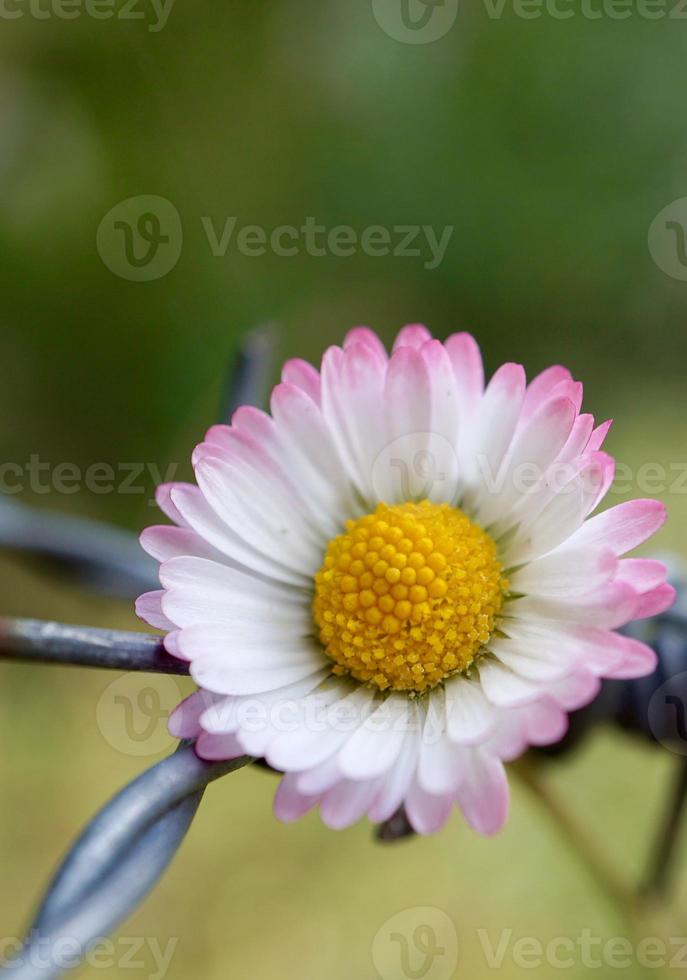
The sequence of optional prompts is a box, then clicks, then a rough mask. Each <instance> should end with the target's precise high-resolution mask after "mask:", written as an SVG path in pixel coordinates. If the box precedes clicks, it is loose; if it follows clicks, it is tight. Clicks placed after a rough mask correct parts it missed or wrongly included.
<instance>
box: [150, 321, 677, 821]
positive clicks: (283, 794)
mask: <svg viewBox="0 0 687 980" xmlns="http://www.w3.org/2000/svg"><path fill="white" fill-rule="evenodd" d="M581 401H582V386H581V385H580V384H579V383H578V382H575V381H574V380H572V378H571V376H570V373H569V372H568V371H567V370H566V369H565V368H563V367H552V368H549V369H548V370H546V371H544V372H542V373H541V374H540V375H538V376H537V377H536V378H534V379H533V380H532V381H531V382H530V384H529V385H528V384H527V383H526V380H525V372H524V370H523V368H522V367H521V366H520V365H517V364H505V365H504V366H503V367H501V368H499V370H498V371H497V372H496V373H495V374H494V376H493V377H492V378H491V380H490V381H489V383H488V384H487V385H486V387H485V384H484V375H483V368H482V360H481V356H480V352H479V348H478V346H477V344H476V343H475V341H474V340H473V338H472V337H470V336H469V335H468V334H455V335H453V336H452V337H449V339H448V340H447V341H446V342H445V343H443V344H442V343H440V342H439V341H438V340H433V339H432V337H431V335H430V334H429V332H428V331H427V330H426V329H425V328H424V327H422V326H417V325H413V326H408V327H404V328H403V330H401V332H400V333H399V335H398V338H397V339H396V343H395V344H394V348H393V352H392V354H391V356H389V355H388V354H387V352H386V350H385V349H384V347H383V345H382V344H381V342H380V340H379V339H378V338H377V336H376V335H375V334H374V333H373V332H372V331H370V330H368V329H367V328H362V327H361V328H356V329H354V330H352V331H351V332H350V333H349V334H348V336H347V337H346V340H345V342H344V345H343V348H339V347H333V348H330V349H329V350H328V351H327V352H326V353H325V355H324V357H323V359H322V365H321V369H320V371H319V372H318V371H317V370H316V369H315V368H314V367H312V366H311V365H309V364H307V363H305V362H304V361H300V360H292V361H289V362H288V363H287V364H286V365H285V366H284V369H283V373H282V382H281V384H279V385H277V387H276V388H275V389H274V392H273V394H272V400H271V414H266V413H265V412H262V411H259V410H258V409H255V408H240V409H239V410H238V411H237V412H236V413H235V414H234V416H233V419H232V422H231V425H217V426H213V428H211V429H210V431H209V432H208V433H207V436H206V438H205V442H203V443H202V444H201V445H200V446H198V447H197V449H196V450H195V453H194V455H193V463H194V467H195V473H196V479H197V483H198V485H197V486H192V485H187V484H167V485H165V486H162V487H160V488H159V492H158V502H159V504H160V507H161V508H162V510H163V511H164V512H165V514H166V515H167V516H168V517H169V518H170V519H171V520H172V521H173V522H174V525H175V526H159V527H151V528H148V529H147V530H146V531H144V533H143V535H142V537H141V541H142V544H143V547H144V548H145V549H146V551H148V553H149V554H151V555H152V556H153V557H154V558H156V559H157V560H158V561H159V562H160V563H161V564H160V580H161V584H162V589H161V590H160V591H157V592H152V593H148V594H146V595H144V596H141V598H140V599H139V601H138V606H137V610H138V613H139V615H140V616H141V617H142V618H143V619H145V620H146V621H147V622H148V623H150V624H151V625H152V626H154V627H157V628H160V629H162V630H165V631H167V635H166V637H165V644H166V647H167V649H168V650H169V652H170V653H172V654H173V655H174V656H177V657H180V658H183V659H185V660H188V661H189V662H190V671H191V675H192V676H193V678H194V679H195V681H196V683H197V684H198V685H199V688H200V690H199V691H197V692H196V693H195V694H193V695H192V696H191V697H190V698H189V699H187V701H185V702H184V703H183V705H181V706H180V707H179V708H178V709H177V711H176V712H175V713H174V715H173V716H172V719H171V722H170V727H171V731H172V732H173V734H174V735H176V736H178V737H194V738H197V751H198V753H199V754H200V755H201V756H202V757H204V758H207V759H227V758H233V757H235V756H238V755H243V754H249V755H253V756H256V757H262V758H265V759H266V760H267V762H268V763H269V764H270V765H271V766H273V767H274V768H275V769H278V770H280V771H281V772H283V773H284V774H285V775H284V777H283V779H282V781H281V783H280V786H279V789H278V791H277V796H276V802H275V808H276V813H277V815H278V816H279V817H280V818H281V819H283V820H293V819H295V818H297V817H299V816H301V815H302V814H304V813H306V812H307V811H308V810H309V809H311V808H312V807H313V806H316V805H319V807H320V811H321V814H322V818H323V819H324V821H325V822H326V823H327V824H328V825H329V826H331V827H336V828H339V827H344V826H347V825H349V824H351V823H353V822H354V821H356V820H358V819H359V818H360V817H362V816H363V815H365V814H367V816H368V817H369V818H370V820H372V821H375V822H381V821H384V820H386V819H388V818H390V817H391V816H392V815H393V814H394V813H395V812H396V811H397V810H398V808H399V807H400V806H401V805H403V806H404V807H405V810H406V813H407V816H408V819H409V821H410V823H411V824H412V826H413V827H414V828H415V830H417V831H418V832H419V833H423V834H426V833H431V832H433V831H435V830H437V829H439V828H440V827H441V826H442V825H443V824H444V822H445V821H446V819H447V818H448V816H449V814H450V812H451V810H452V808H453V806H454V804H457V805H458V806H459V807H460V809H461V810H462V812H463V814H464V816H465V818H466V819H467V821H468V822H469V823H470V824H471V826H473V827H474V828H475V829H476V830H477V831H479V832H481V833H486V834H489V833H493V832H495V831H496V830H498V829H499V828H500V827H501V825H502V824H503V822H504V820H505V819H506V815H507V809H508V783H507V778H506V775H505V772H504V766H503V763H504V761H509V760H512V759H514V758H516V757H517V756H518V755H520V754H521V753H522V752H523V751H524V750H525V749H526V748H527V747H528V746H530V745H543V744H549V743H552V742H555V741H557V740H558V739H560V738H561V736H562V735H563V734H564V732H565V729H566V725H567V712H569V711H571V710H574V709H576V708H579V707H581V706H582V705H584V704H586V703H588V702H589V701H590V700H591V699H592V698H593V697H594V696H595V694H596V693H597V691H598V689H599V686H600V679H601V678H603V677H612V678H629V677H638V676H641V675H643V674H647V673H650V672H651V671H652V670H653V668H654V666H655V655H654V653H653V652H652V650H650V649H649V648H648V647H646V646H644V645H643V644H642V643H639V642H638V641H637V640H634V639H630V638H629V637H626V636H622V635H620V634H618V633H617V632H615V630H617V628H618V627H620V626H622V625H624V624H625V623H627V622H629V621H630V620H633V619H637V618H641V617H645V616H649V615H653V614H655V613H657V612H660V611H662V610H663V609H665V608H666V607H667V606H669V605H670V603H671V602H672V600H673V590H672V589H671V587H670V586H669V585H667V584H666V583H665V576H666V572H665V568H664V566H663V565H662V564H661V563H660V562H656V561H651V560H647V559H628V558H622V557H621V556H622V555H624V554H625V553H626V552H628V551H630V550H631V549H633V548H634V547H635V546H637V545H639V544H641V543H642V542H643V541H645V540H646V539H647V538H648V537H649V536H650V535H651V534H653V533H654V532H655V531H656V530H657V529H658V528H659V527H660V526H661V524H662V523H663V521H664V519H665V511H664V507H663V505H662V504H660V503H658V502H657V501H654V500H635V501H631V502H629V503H623V504H620V505H618V506H616V507H613V508H611V509H609V510H606V511H605V512H603V513H601V514H597V515H596V516H594V517H590V516H589V515H590V514H591V513H592V511H594V509H595V508H596V507H597V505H598V504H599V503H600V502H601V500H602V499H603V497H604V495H605V494H606V492H607V491H608V489H609V487H610V485H611V482H612V480H613V473H614V463H613V460H612V459H611V457H610V456H608V455H606V454H605V453H603V452H602V451H601V446H602V444H603V441H604V438H605V436H606V433H607V431H608V429H609V423H604V424H603V425H600V426H598V427H596V428H595V427H594V420H593V418H592V416H591V415H588V414H582V413H581V412H580V407H581Z"/></svg>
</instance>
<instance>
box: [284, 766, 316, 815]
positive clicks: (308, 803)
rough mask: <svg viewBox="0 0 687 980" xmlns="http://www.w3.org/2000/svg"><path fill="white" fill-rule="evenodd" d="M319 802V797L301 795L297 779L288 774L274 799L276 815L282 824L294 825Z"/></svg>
mask: <svg viewBox="0 0 687 980" xmlns="http://www.w3.org/2000/svg"><path fill="white" fill-rule="evenodd" d="M318 801H319V797H318V796H306V795H305V794H304V793H301V792H300V790H299V789H298V785H297V781H296V777H295V776H294V775H293V774H292V773H287V774H286V775H285V776H284V777H283V779H282V780H281V782H280V783H279V786H278V787H277V792H276V794H275V797H274V815H275V816H276V818H277V820H281V822H282V823H293V821H294V820H300V818H301V817H304V816H305V814H306V813H308V811H309V810H312V808H313V807H314V806H315V805H316V804H317V802H318Z"/></svg>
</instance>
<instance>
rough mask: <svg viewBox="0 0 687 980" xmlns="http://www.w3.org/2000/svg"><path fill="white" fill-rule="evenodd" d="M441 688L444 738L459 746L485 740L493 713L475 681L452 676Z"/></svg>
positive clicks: (490, 727) (492, 722)
mask: <svg viewBox="0 0 687 980" xmlns="http://www.w3.org/2000/svg"><path fill="white" fill-rule="evenodd" d="M445 690H446V731H447V733H448V737H449V738H450V739H451V740H452V741H453V742H457V743H458V744H460V745H476V744H478V743H480V742H483V741H485V740H486V739H487V738H488V737H489V735H490V734H491V732H492V730H493V728H494V724H495V714H494V709H493V707H492V705H490V704H489V702H488V701H487V699H486V698H485V696H484V693H483V691H482V688H481V686H480V684H479V682H478V681H476V680H468V679H467V678H465V677H454V678H450V679H449V680H448V681H447V682H446V684H445Z"/></svg>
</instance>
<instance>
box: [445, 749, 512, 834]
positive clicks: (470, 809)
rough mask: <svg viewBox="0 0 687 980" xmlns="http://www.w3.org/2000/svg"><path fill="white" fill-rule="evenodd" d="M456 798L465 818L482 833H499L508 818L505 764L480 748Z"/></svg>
mask: <svg viewBox="0 0 687 980" xmlns="http://www.w3.org/2000/svg"><path fill="white" fill-rule="evenodd" d="M469 757H470V763H471V764H470V766H469V768H468V771H467V773H466V776H465V778H464V780H463V782H462V783H461V785H460V787H459V789H458V792H457V794H456V798H457V801H458V805H459V806H460V808H461V810H462V811H463V816H464V817H465V819H466V820H467V822H468V823H469V824H470V826H471V827H472V828H473V830H476V831H477V833H478V834H484V835H486V836H491V835H492V834H495V833H497V832H498V831H499V830H500V829H501V828H502V827H503V825H504V824H505V822H506V820H507V818H508V804H509V796H510V794H509V790H508V779H507V777H506V772H505V769H504V768H503V763H502V762H501V761H500V759H497V758H495V757H494V756H492V755H488V754H487V753H483V752H479V751H478V750H476V749H473V751H472V752H471V753H470V754H469Z"/></svg>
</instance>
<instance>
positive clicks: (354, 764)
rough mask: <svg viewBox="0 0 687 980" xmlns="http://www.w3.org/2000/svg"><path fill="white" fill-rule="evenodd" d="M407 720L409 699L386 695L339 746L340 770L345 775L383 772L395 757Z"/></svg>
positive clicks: (365, 776) (355, 776) (366, 776)
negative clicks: (341, 745) (342, 744)
mask: <svg viewBox="0 0 687 980" xmlns="http://www.w3.org/2000/svg"><path fill="white" fill-rule="evenodd" d="M408 720H409V715H408V699H407V698H406V697H405V696H403V695H391V696H390V697H388V698H387V699H386V700H385V701H384V702H383V703H382V704H381V705H380V706H379V707H378V708H377V709H376V710H375V711H374V712H373V713H372V714H371V715H370V716H369V717H368V718H367V719H366V720H365V721H364V722H363V724H362V725H361V726H360V728H358V730H357V731H356V732H355V733H354V734H353V735H352V736H351V737H350V738H349V739H348V741H347V742H346V743H345V745H344V746H343V748H342V749H341V752H340V753H339V769H340V770H341V774H342V775H343V776H345V777H346V778H348V779H375V778H377V777H378V776H383V775H384V773H385V772H387V770H388V769H389V768H390V767H391V766H392V765H393V764H394V762H395V761H396V759H397V758H398V754H399V752H400V751H401V746H402V744H403V741H404V738H405V733H406V727H407V724H408Z"/></svg>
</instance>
